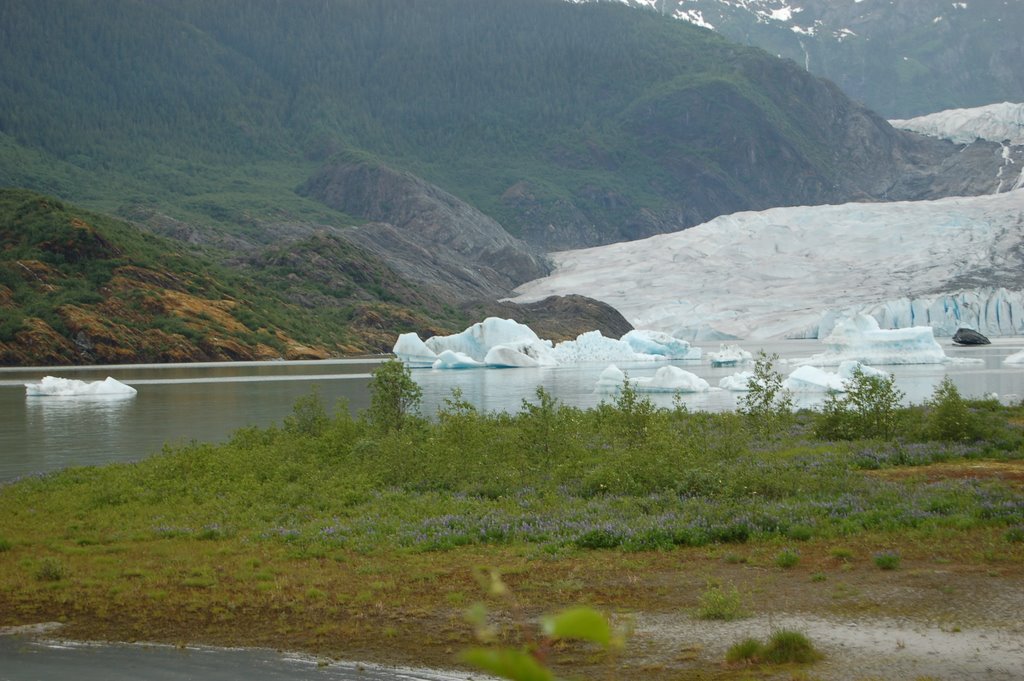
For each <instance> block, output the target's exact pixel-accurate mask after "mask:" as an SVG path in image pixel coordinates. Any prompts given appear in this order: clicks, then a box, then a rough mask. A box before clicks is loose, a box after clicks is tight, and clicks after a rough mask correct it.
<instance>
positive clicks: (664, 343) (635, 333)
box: [620, 329, 701, 359]
mask: <svg viewBox="0 0 1024 681" xmlns="http://www.w3.org/2000/svg"><path fill="white" fill-rule="evenodd" d="M620 340H622V341H625V342H626V343H628V344H629V347H631V348H632V349H633V352H638V353H640V354H642V355H659V356H661V357H664V358H665V359H700V355H701V350H700V348H694V347H692V346H691V345H690V343H689V342H688V341H685V340H682V339H680V338H676V337H675V336H672V335H670V334H667V333H664V332H662V331H649V330H646V329H634V330H632V331H630V332H628V333H627V334H626V335H624V336H623V337H622V338H621V339H620Z"/></svg>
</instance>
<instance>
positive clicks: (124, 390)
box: [25, 376, 138, 397]
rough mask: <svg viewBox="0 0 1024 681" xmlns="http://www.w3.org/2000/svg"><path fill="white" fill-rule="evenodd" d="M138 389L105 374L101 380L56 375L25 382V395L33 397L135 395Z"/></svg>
mask: <svg viewBox="0 0 1024 681" xmlns="http://www.w3.org/2000/svg"><path fill="white" fill-rule="evenodd" d="M137 392H138V391H137V390H136V389H135V388H133V387H131V386H130V385H125V384H124V383H122V382H121V381H118V380H117V379H115V378H111V377H110V376H107V378H106V379H105V380H103V381H92V382H90V383H86V382H85V381H77V380H75V379H71V378H60V377H58V376H44V377H43V380H42V381H40V382H39V383H26V384H25V395H27V396H28V395H31V396H33V397H41V396H48V397H93V396H122V397H127V396H131V395H135V394H136V393H137Z"/></svg>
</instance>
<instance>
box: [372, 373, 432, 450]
mask: <svg viewBox="0 0 1024 681" xmlns="http://www.w3.org/2000/svg"><path fill="white" fill-rule="evenodd" d="M422 399H423V388H421V387H420V386H419V384H417V383H416V381H414V380H412V372H410V371H409V368H408V367H407V366H405V364H404V363H402V361H401V360H397V359H389V360H387V361H385V362H383V363H382V364H381V365H380V366H379V367H377V370H376V371H375V372H373V378H371V379H370V409H369V411H368V413H367V416H368V417H369V420H370V423H371V424H372V425H373V426H374V427H375V428H377V429H378V430H380V431H382V432H385V433H387V432H390V431H393V430H402V429H403V428H405V427H406V426H407V425H408V424H409V423H410V421H411V420H412V418H413V416H414V414H415V413H416V412H417V411H418V410H419V406H420V402H421V401H422Z"/></svg>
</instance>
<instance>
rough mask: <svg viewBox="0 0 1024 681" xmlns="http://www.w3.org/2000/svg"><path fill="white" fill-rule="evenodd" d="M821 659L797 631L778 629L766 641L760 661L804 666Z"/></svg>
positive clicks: (805, 638) (808, 641)
mask: <svg viewBox="0 0 1024 681" xmlns="http://www.w3.org/2000/svg"><path fill="white" fill-rule="evenodd" d="M821 658H822V654H821V653H819V652H818V651H817V650H816V649H815V648H814V646H813V645H811V642H810V640H809V639H808V638H807V637H806V636H804V635H803V634H801V633H800V632H799V631H792V630H790V629H780V630H779V631H776V632H775V633H774V634H772V636H771V638H770V639H768V644H767V645H765V647H764V649H763V650H762V651H761V659H763V660H764V661H765V662H768V663H771V664H790V663H798V664H806V663H808V662H815V661H817V660H820V659H821Z"/></svg>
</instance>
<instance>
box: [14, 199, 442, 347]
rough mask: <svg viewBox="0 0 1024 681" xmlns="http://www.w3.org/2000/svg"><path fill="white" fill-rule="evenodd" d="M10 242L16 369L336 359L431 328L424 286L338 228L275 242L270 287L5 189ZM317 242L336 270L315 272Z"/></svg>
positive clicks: (267, 263)
mask: <svg viewBox="0 0 1024 681" xmlns="http://www.w3.org/2000/svg"><path fill="white" fill-rule="evenodd" d="M0 248H2V251H0V305H2V307H3V308H4V315H3V322H2V324H0V348H2V352H0V356H2V361H3V362H4V363H8V364H51V363H52V364H64V363H89V362H111V363H119V362H138V361H188V360H204V359H258V358H274V357H281V356H286V357H293V358H299V357H304V356H306V357H315V356H328V355H332V354H334V355H337V354H342V353H353V352H359V351H363V352H366V351H380V350H382V349H385V347H386V346H387V343H389V342H390V341H392V340H393V339H392V338H390V337H389V338H383V337H381V335H380V331H379V330H374V329H375V328H376V327H379V326H381V324H380V322H381V319H389V318H390V319H391V320H392V324H394V323H397V322H395V321H394V318H397V317H400V318H402V320H403V322H402V323H405V324H415V325H424V326H429V325H430V324H431V322H430V321H429V320H428V318H426V317H425V316H423V315H422V313H421V312H418V311H416V310H414V309H413V307H414V306H418V308H419V309H420V310H422V309H427V308H428V307H429V303H428V302H427V301H425V300H424V299H423V298H422V297H421V296H419V294H418V293H417V292H416V290H415V289H413V288H412V287H411V286H409V285H408V284H406V283H404V282H403V281H402V280H401V279H400V278H399V277H398V276H397V275H395V274H394V272H392V271H391V270H390V268H388V267H387V266H386V265H384V264H383V263H381V262H380V261H379V260H377V259H375V258H372V257H370V256H369V255H368V254H365V253H363V252H362V251H360V250H359V249H357V248H355V247H352V246H350V245H348V244H346V243H344V242H343V241H340V240H338V239H332V238H330V237H328V236H321V237H316V238H312V237H311V240H307V241H306V242H303V241H299V242H297V243H295V244H292V246H291V248H290V249H289V250H288V252H287V255H288V256H290V258H291V259H290V260H288V259H285V258H284V257H283V255H282V254H277V253H275V250H274V249H268V250H267V251H266V253H265V255H263V256H258V257H257V258H256V263H255V266H254V268H253V269H255V268H259V269H260V270H261V271H262V273H263V277H262V281H257V279H256V278H255V277H253V276H246V275H245V274H241V273H239V272H238V271H237V270H229V269H227V268H225V267H223V266H220V265H219V264H218V263H217V260H218V258H216V257H215V255H214V254H212V253H210V254H204V253H202V252H196V251H194V250H191V249H187V248H186V247H185V246H184V245H182V244H180V243H178V242H173V241H170V240H166V239H161V238H159V237H156V236H154V235H152V234H146V233H143V232H141V231H140V230H138V229H137V228H135V227H134V226H132V225H129V224H127V223H125V222H122V221H119V220H115V219H112V218H108V217H105V216H102V215H98V214H95V213H89V212H86V211H82V210H79V209H76V208H74V207H69V206H67V205H65V204H63V203H62V202H60V201H58V200H56V199H53V198H50V197H46V196H42V195H39V194H35V193H32V192H28V191H23V190H0ZM304 248H306V249H308V250H309V252H319V254H318V256H317V257H318V258H320V261H319V262H325V261H327V260H328V259H330V261H331V263H332V267H331V268H330V271H331V273H332V274H331V276H329V277H327V278H326V279H325V278H323V277H322V276H321V277H320V278H318V277H317V276H315V274H316V273H315V272H314V273H310V272H307V271H305V270H306V268H308V267H309V263H310V258H308V257H303V255H302V254H303V249H304ZM221 257H223V256H221ZM289 263H290V264H289ZM297 272H298V273H301V274H302V275H303V276H302V277H299V278H298V279H296V276H295V275H296V273H297ZM285 296H290V298H291V299H297V300H299V301H300V302H301V301H303V300H306V299H307V298H308V297H309V296H313V298H311V299H310V300H309V301H308V304H307V305H305V306H303V305H301V304H298V303H296V302H292V301H291V300H289V298H286V297H285ZM374 299H377V300H380V301H383V302H382V303H373V302H372V301H373V300H374ZM387 325H388V324H385V326H387Z"/></svg>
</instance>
